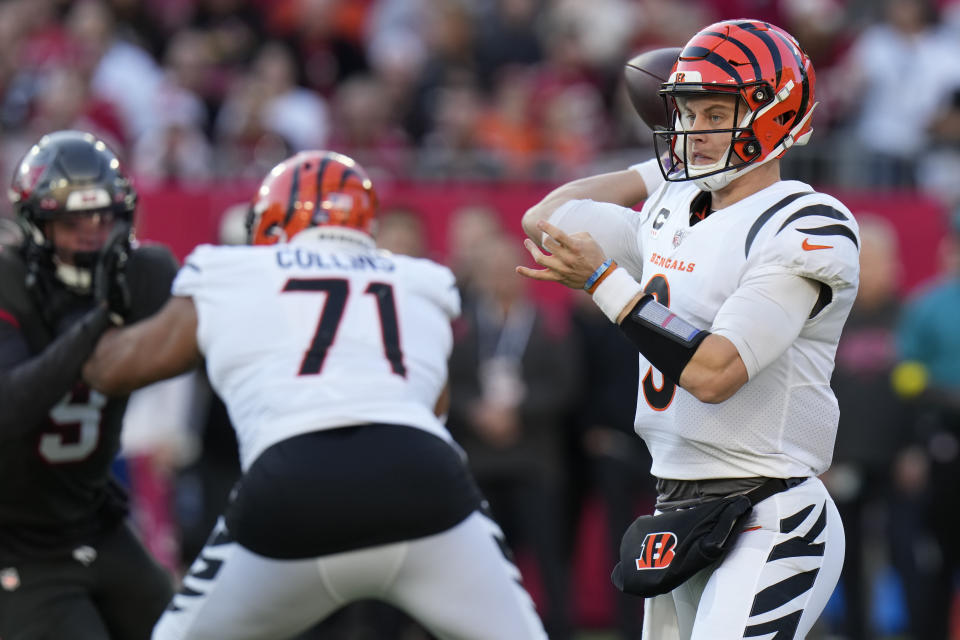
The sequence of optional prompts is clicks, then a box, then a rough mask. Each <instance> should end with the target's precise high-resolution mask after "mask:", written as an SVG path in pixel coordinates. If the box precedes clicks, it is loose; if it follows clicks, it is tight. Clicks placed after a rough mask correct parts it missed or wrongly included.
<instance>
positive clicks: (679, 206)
mask: <svg viewBox="0 0 960 640" xmlns="http://www.w3.org/2000/svg"><path fill="white" fill-rule="evenodd" d="M699 193H700V190H699V189H698V188H697V187H696V186H695V185H694V184H692V183H670V182H668V183H665V184H664V185H663V186H662V187H660V188H659V189H657V190H656V191H655V192H654V193H653V194H651V196H650V198H648V200H647V201H646V202H645V203H644V206H643V209H642V211H641V212H640V213H637V212H636V211H634V210H632V209H626V208H623V207H619V206H616V205H612V204H605V203H597V202H593V201H589V200H578V201H573V202H569V203H567V204H565V205H563V206H562V207H560V208H559V209H557V211H556V212H554V214H553V216H552V218H551V222H552V223H554V224H556V225H557V226H559V227H560V228H561V229H563V230H564V231H567V232H573V231H589V232H590V233H591V235H593V236H594V238H596V239H597V241H598V242H599V243H600V245H601V246H602V247H603V248H604V250H605V251H606V253H607V255H608V256H609V257H612V258H614V259H615V260H617V262H618V264H620V265H621V266H623V267H624V268H626V269H627V270H628V271H629V272H630V273H631V275H632V276H633V277H634V278H636V279H637V280H638V281H639V282H640V283H641V284H643V285H644V290H645V291H647V292H648V293H653V294H655V295H656V297H657V299H658V301H659V302H660V303H661V304H664V305H666V306H668V307H670V309H671V311H673V312H675V313H676V314H677V315H678V316H679V317H681V318H684V319H685V320H687V321H688V322H690V323H692V324H693V325H695V326H697V327H698V328H701V329H711V327H712V325H713V321H714V318H716V316H717V314H718V311H719V310H720V308H721V306H722V305H723V304H724V302H725V301H726V300H727V299H728V298H729V297H730V296H731V295H732V294H733V293H734V292H735V291H737V289H738V288H740V287H743V286H746V285H748V284H749V282H750V280H751V278H759V277H762V276H769V275H771V274H777V273H787V274H796V275H799V276H803V277H806V278H810V279H812V280H816V281H819V282H822V283H824V284H826V285H827V286H829V287H830V291H831V293H832V297H831V299H830V302H829V304H827V306H826V307H824V308H823V309H822V310H821V311H820V312H819V313H818V314H817V315H816V316H815V317H814V318H812V319H808V320H807V321H806V322H805V323H804V325H803V328H802V330H801V332H800V335H799V337H798V338H797V340H795V341H794V342H793V343H792V344H791V345H790V346H789V347H788V348H787V350H786V351H785V352H783V353H782V354H780V355H779V357H777V358H776V359H775V360H774V361H773V362H772V363H771V364H770V365H768V366H766V367H764V368H762V369H760V370H759V371H758V372H756V373H755V374H753V375H751V376H750V379H749V381H748V382H747V383H746V384H745V385H744V386H743V387H742V388H741V389H739V390H738V391H737V392H736V393H735V394H734V395H733V396H732V397H731V398H729V399H728V400H726V401H724V402H722V403H719V404H707V403H703V402H700V401H699V400H697V399H696V398H695V397H694V396H693V395H692V394H690V393H688V392H687V391H685V390H683V389H680V388H679V387H677V386H676V385H675V384H673V383H672V382H670V381H667V380H664V378H663V376H662V375H661V374H660V372H659V371H657V370H656V369H654V368H652V367H651V365H650V363H649V362H648V361H647V360H646V359H645V358H644V357H643V356H642V355H641V356H640V381H641V382H640V388H639V391H638V396H637V414H636V421H635V429H636V431H637V433H638V434H639V435H640V436H641V437H642V438H643V439H644V441H645V442H646V444H647V447H648V448H649V450H650V453H651V456H652V458H653V465H652V468H651V472H652V473H653V475H655V476H657V477H659V478H673V479H678V480H701V479H708V478H736V477H749V476H769V477H795V476H811V475H818V474H820V473H822V472H824V471H825V470H826V469H827V468H828V467H829V466H830V460H831V458H832V455H833V445H834V440H835V438H836V432H837V423H838V420H839V409H838V406H837V401H836V397H835V396H834V394H833V391H832V390H831V388H830V376H831V374H832V372H833V365H834V355H835V353H836V349H837V343H838V341H839V339H840V332H841V329H842V328H843V324H844V322H845V321H846V318H847V315H848V314H849V312H850V308H851V306H852V305H853V300H854V297H855V295H856V290H857V284H858V280H859V244H860V241H859V235H858V227H857V224H856V221H855V220H854V218H853V216H852V215H851V213H850V211H849V210H848V209H847V208H846V207H845V206H844V205H843V204H841V203H840V202H839V201H837V200H836V199H835V198H833V197H831V196H828V195H826V194H822V193H817V192H815V191H814V190H813V189H812V188H811V187H810V186H809V185H806V184H804V183H801V182H793V181H783V182H777V183H776V184H774V185H772V186H770V187H768V188H766V189H763V190H761V191H759V192H757V193H755V194H753V195H751V196H749V197H747V198H744V199H743V200H741V201H739V202H737V203H736V204H733V205H731V206H729V207H726V208H724V209H722V210H719V211H716V212H714V213H712V214H711V215H709V216H708V217H707V218H706V219H705V220H702V221H700V222H698V223H697V224H695V225H693V226H691V225H690V205H691V202H692V201H693V199H694V197H696V196H697V195H698V194H699Z"/></svg>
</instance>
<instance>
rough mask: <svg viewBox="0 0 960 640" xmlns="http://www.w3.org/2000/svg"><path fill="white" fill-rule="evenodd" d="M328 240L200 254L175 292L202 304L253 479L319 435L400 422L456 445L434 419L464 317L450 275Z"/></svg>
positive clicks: (202, 332)
mask: <svg viewBox="0 0 960 640" xmlns="http://www.w3.org/2000/svg"><path fill="white" fill-rule="evenodd" d="M330 233H331V232H330V231H327V235H326V236H324V237H323V238H322V239H318V234H317V233H315V232H314V230H309V231H304V232H302V233H300V234H298V235H297V236H296V237H295V238H294V239H293V241H292V242H290V243H287V244H278V245H272V246H253V247H220V246H210V245H202V246H200V247H197V248H196V249H195V250H194V251H193V253H191V254H190V256H188V258H187V260H186V263H185V265H184V267H183V268H182V269H181V270H180V273H179V274H178V275H177V279H176V281H175V282H174V285H173V293H174V295H178V296H189V297H191V298H192V299H193V301H194V304H195V306H196V309H197V316H198V327H197V341H198V344H199V347H200V350H201V352H202V353H203V354H204V357H205V358H206V367H207V373H208V375H209V378H210V382H211V384H212V386H213V388H214V389H215V390H216V391H217V393H218V394H219V395H220V397H221V398H222V399H223V401H224V403H225V404H226V406H227V410H228V412H229V414H230V419H231V421H232V423H233V425H234V429H235V430H236V432H237V440H238V442H239V445H240V457H241V464H242V466H243V469H244V470H246V469H247V468H248V467H249V466H250V464H252V462H253V461H254V460H255V459H256V457H257V456H258V455H259V454H260V453H261V452H263V451H264V450H265V449H266V448H267V447H269V446H270V445H272V444H275V443H277V442H279V441H281V440H285V439H287V438H289V437H292V436H295V435H297V434H300V433H306V432H310V431H317V430H321V429H332V428H337V427H344V426H350V425H356V424H364V423H390V424H402V425H409V426H412V427H418V428H421V429H424V430H426V431H429V432H431V433H434V434H435V435H438V436H440V437H442V438H444V439H445V440H448V441H449V440H450V436H449V434H448V433H447V431H446V428H445V427H444V426H443V424H442V423H441V422H440V421H439V419H438V418H437V417H436V416H435V415H434V413H433V409H434V406H435V404H436V401H437V399H438V397H439V396H440V393H441V392H442V390H443V387H444V385H445V384H446V381H447V360H448V358H449V356H450V350H451V348H452V345H453V337H452V332H451V328H450V321H451V319H453V318H454V317H456V316H457V315H458V314H459V312H460V297H459V293H458V291H457V289H456V286H455V284H454V277H453V274H452V273H451V272H450V270H449V269H447V268H446V267H443V266H441V265H438V264H436V263H434V262H431V261H429V260H424V259H417V258H410V257H407V256H398V255H394V254H391V253H389V252H385V251H378V250H376V249H375V248H374V247H373V245H372V243H368V242H365V241H366V240H367V238H366V237H363V238H356V239H354V238H353V237H352V236H348V237H346V238H340V237H339V236H337V237H335V238H330V237H329V236H330Z"/></svg>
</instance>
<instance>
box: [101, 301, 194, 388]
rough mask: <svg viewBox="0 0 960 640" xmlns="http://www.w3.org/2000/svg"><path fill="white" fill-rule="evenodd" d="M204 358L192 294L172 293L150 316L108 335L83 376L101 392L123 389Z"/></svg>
mask: <svg viewBox="0 0 960 640" xmlns="http://www.w3.org/2000/svg"><path fill="white" fill-rule="evenodd" d="M200 360H201V356H200V348H199V346H198V345H197V309H196V306H194V303H193V298H186V297H181V296H174V297H172V298H170V300H169V301H167V303H166V304H165V305H164V307H163V308H162V309H161V310H160V311H158V312H157V313H155V314H154V315H152V316H150V317H149V318H147V319H145V320H142V321H140V322H137V323H135V324H132V325H130V326H128V327H125V328H123V329H118V330H116V331H110V332H108V333H107V334H106V335H104V336H103V338H102V339H101V340H100V342H99V344H97V348H96V350H95V351H94V352H93V356H91V358H90V359H89V360H88V361H87V363H86V365H84V367H83V377H84V379H85V380H86V381H87V383H88V384H89V385H90V386H91V387H93V388H94V389H96V390H98V391H100V392H102V393H106V394H108V395H120V394H125V393H129V392H131V391H133V390H134V389H139V388H140V387H144V386H146V385H148V384H150V383H152V382H156V381H158V380H163V379H165V378H171V377H173V376H176V375H179V374H181V373H185V372H186V371H189V370H190V369H192V368H193V367H195V366H197V364H199V362H200Z"/></svg>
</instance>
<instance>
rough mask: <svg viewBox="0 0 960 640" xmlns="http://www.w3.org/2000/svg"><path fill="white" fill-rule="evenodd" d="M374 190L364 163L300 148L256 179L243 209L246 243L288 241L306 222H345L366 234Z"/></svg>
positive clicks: (374, 207)
mask: <svg viewBox="0 0 960 640" xmlns="http://www.w3.org/2000/svg"><path fill="white" fill-rule="evenodd" d="M376 210H377V194H376V192H375V191H374V190H373V183H372V182H371V181H370V177H369V176H368V175H367V172H366V171H364V169H363V167H361V166H360V165H359V164H357V163H356V162H355V161H354V160H353V159H352V158H348V157H347V156H345V155H343V154H340V153H335V152H333V151H301V152H300V153H298V154H297V155H295V156H293V157H291V158H287V159H286V160H284V161H283V162H281V163H280V164H278V165H277V166H275V167H274V168H273V169H271V170H270V173H268V174H267V176H266V177H265V178H264V179H263V182H262V183H260V188H259V189H257V194H256V196H254V198H253V202H252V203H251V205H250V211H249V213H248V214H247V241H248V242H249V243H250V244H276V243H277V242H287V241H289V240H290V239H291V238H293V236H295V235H297V234H298V233H300V232H301V231H303V230H304V229H307V228H309V227H324V226H335V227H346V228H349V229H356V230H358V231H363V232H364V233H367V234H369V233H370V231H371V226H372V224H373V218H374V216H375V215H376Z"/></svg>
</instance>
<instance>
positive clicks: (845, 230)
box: [797, 224, 860, 249]
mask: <svg viewBox="0 0 960 640" xmlns="http://www.w3.org/2000/svg"><path fill="white" fill-rule="evenodd" d="M797 231H801V232H803V233H809V234H810V235H812V236H843V237H844V238H849V239H850V242H852V243H853V246H855V247H857V248H858V249H859V248H860V243H859V242H857V236H856V235H854V233H853V231H851V230H850V228H849V227H847V226H846V225H843V224H828V225H826V226H823V227H813V228H810V229H797Z"/></svg>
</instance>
